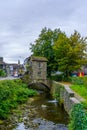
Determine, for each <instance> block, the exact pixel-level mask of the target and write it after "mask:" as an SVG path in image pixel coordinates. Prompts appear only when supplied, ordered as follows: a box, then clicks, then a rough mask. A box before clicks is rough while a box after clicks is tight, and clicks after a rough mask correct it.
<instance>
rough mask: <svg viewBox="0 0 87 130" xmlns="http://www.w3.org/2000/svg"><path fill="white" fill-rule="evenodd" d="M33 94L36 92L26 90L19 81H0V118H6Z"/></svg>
mask: <svg viewBox="0 0 87 130" xmlns="http://www.w3.org/2000/svg"><path fill="white" fill-rule="evenodd" d="M35 94H37V93H36V91H34V90H30V89H28V87H27V85H26V84H24V83H22V81H21V80H19V79H16V80H4V81H0V118H1V119H4V118H7V117H8V114H9V113H10V110H11V109H12V108H16V107H17V105H18V104H19V103H23V102H25V101H26V100H27V99H28V97H30V96H34V95H35Z"/></svg>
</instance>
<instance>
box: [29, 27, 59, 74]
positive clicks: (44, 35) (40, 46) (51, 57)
mask: <svg viewBox="0 0 87 130" xmlns="http://www.w3.org/2000/svg"><path fill="white" fill-rule="evenodd" d="M60 32H61V31H60V29H55V30H54V31H52V30H51V29H47V28H46V27H45V28H43V29H42V31H41V33H40V35H39V38H38V39H37V40H36V41H35V44H31V48H30V49H31V51H32V52H33V55H35V56H44V57H46V58H47V59H48V63H47V72H48V76H50V75H51V72H52V71H54V70H56V68H57V64H56V61H55V60H56V59H55V53H54V49H53V45H54V42H55V41H56V40H57V38H58V34H59V33H60Z"/></svg>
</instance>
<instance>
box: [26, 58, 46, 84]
mask: <svg viewBox="0 0 87 130" xmlns="http://www.w3.org/2000/svg"><path fill="white" fill-rule="evenodd" d="M25 62H26V64H25V66H26V69H27V71H28V73H29V76H30V79H31V80H32V82H44V83H46V80H47V59H46V58H45V57H39V56H31V57H28V58H26V60H25Z"/></svg>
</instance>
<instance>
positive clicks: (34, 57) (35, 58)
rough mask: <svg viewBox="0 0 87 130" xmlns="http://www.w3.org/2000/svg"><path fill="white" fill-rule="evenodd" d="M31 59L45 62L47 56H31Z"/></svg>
mask: <svg viewBox="0 0 87 130" xmlns="http://www.w3.org/2000/svg"><path fill="white" fill-rule="evenodd" d="M31 60H32V61H44V62H47V61H48V60H47V58H45V57H40V56H31Z"/></svg>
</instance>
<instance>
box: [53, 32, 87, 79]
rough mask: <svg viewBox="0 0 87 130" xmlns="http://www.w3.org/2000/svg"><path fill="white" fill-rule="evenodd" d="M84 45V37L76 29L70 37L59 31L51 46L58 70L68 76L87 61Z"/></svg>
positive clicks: (85, 45)
mask: <svg viewBox="0 0 87 130" xmlns="http://www.w3.org/2000/svg"><path fill="white" fill-rule="evenodd" d="M86 47H87V44H86V38H83V37H81V35H80V34H79V33H78V32H77V31H75V32H74V34H72V35H71V36H70V37H67V36H66V34H65V33H61V34H60V35H59V37H58V39H57V41H56V42H55V43H54V46H53V48H54V50H55V56H56V59H57V64H58V69H59V71H62V72H64V74H65V76H66V77H68V76H70V75H71V73H72V72H73V71H75V70H78V69H81V66H82V65H84V64H85V63H86V61H87V60H86V57H87V55H86V53H85V52H86V51H87V50H86Z"/></svg>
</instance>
